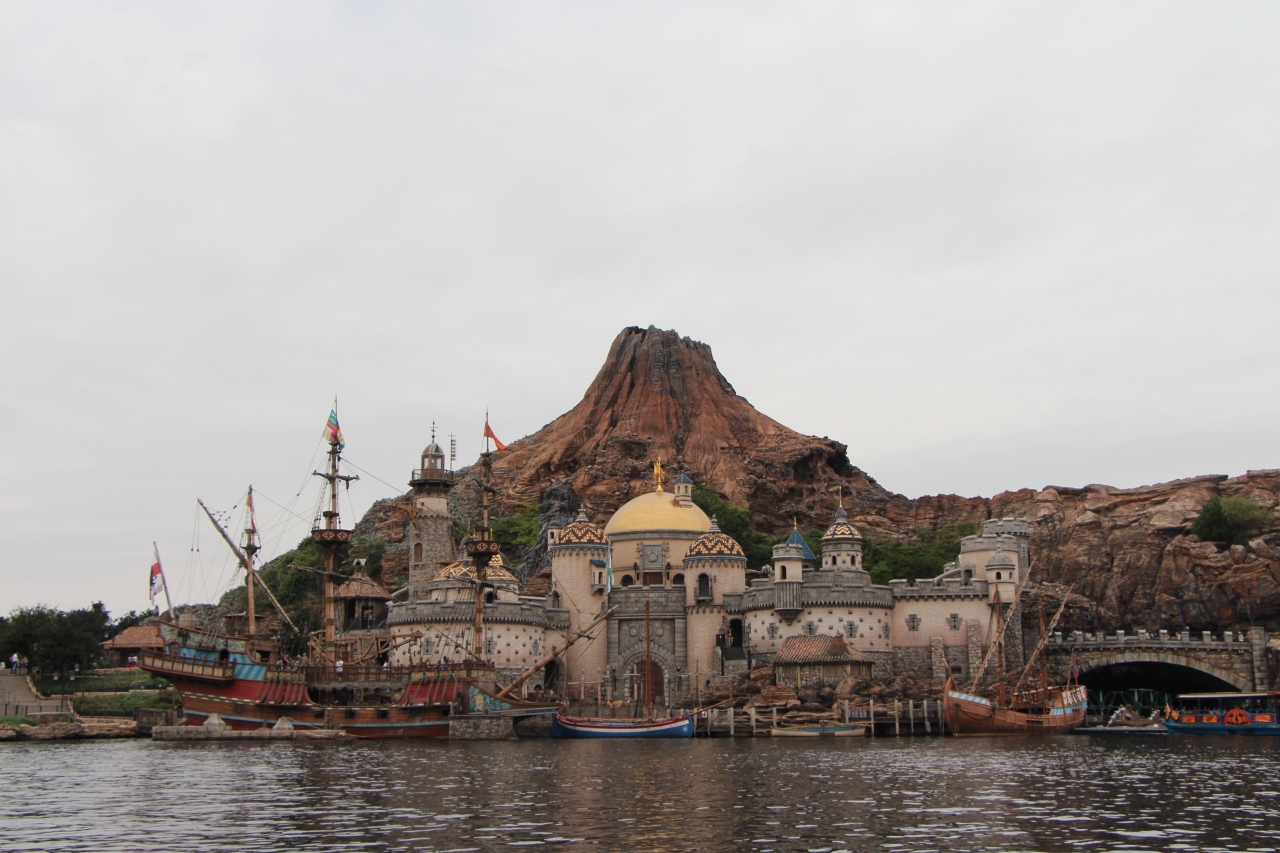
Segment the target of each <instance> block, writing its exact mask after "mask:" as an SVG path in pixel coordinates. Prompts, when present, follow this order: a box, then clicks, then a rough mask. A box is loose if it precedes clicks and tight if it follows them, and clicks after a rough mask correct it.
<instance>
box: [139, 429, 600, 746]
mask: <svg viewBox="0 0 1280 853" xmlns="http://www.w3.org/2000/svg"><path fill="white" fill-rule="evenodd" d="M486 428H487V424H486ZM325 435H326V437H327V438H328V441H329V451H328V465H327V467H326V469H325V470H324V471H317V472H315V475H316V476H317V477H320V478H322V479H323V480H325V482H326V492H327V495H326V497H327V509H325V510H324V512H323V513H322V514H321V516H320V518H319V519H317V523H316V525H315V527H314V528H313V529H312V531H311V536H312V539H313V540H314V541H315V542H316V543H317V544H318V545H319V546H320V548H321V551H322V553H323V556H324V568H323V570H319V571H320V573H321V574H322V575H323V578H324V627H323V630H321V631H318V632H315V633H314V634H312V635H310V637H309V651H308V653H307V654H306V655H305V656H303V657H301V658H299V659H296V660H294V659H288V658H286V657H285V656H284V655H283V654H282V653H281V648H280V643H279V642H278V640H277V638H276V637H275V636H272V635H271V633H270V632H268V631H264V630H262V627H263V626H262V624H261V620H260V619H259V617H258V616H257V613H256V595H255V593H256V592H257V591H259V590H260V591H261V592H262V593H264V594H265V595H266V596H267V598H268V599H269V600H270V602H271V604H272V605H273V607H274V608H275V610H276V611H277V613H278V614H279V616H280V618H281V619H282V620H283V621H284V624H286V625H288V626H289V628H290V629H292V630H294V631H295V633H296V632H297V628H296V626H294V624H293V622H292V621H291V620H290V618H289V615H288V614H287V613H286V612H285V610H284V608H283V607H281V606H280V603H279V601H277V600H276V597H275V596H274V595H273V594H272V592H271V590H270V589H269V588H268V587H267V585H266V584H265V582H264V581H263V580H262V578H261V577H260V576H259V575H258V572H257V571H256V569H255V556H256V554H257V552H258V550H259V548H260V546H259V544H258V538H257V537H258V534H257V526H256V524H255V523H254V520H253V492H252V488H251V489H250V492H249V498H248V501H247V510H248V519H249V520H248V523H247V524H246V525H245V532H244V539H243V546H241V545H238V544H237V543H236V541H235V540H234V539H233V538H232V537H231V535H230V534H229V533H228V532H227V530H226V529H225V527H224V526H223V525H222V524H221V523H219V521H218V519H217V517H216V516H215V515H214V514H213V513H212V512H210V511H209V509H208V508H207V507H205V505H204V503H203V502H201V503H200V506H201V508H202V509H204V511H205V513H206V514H207V515H208V516H209V519H210V521H212V522H213V524H214V526H215V527H216V528H217V529H218V532H219V533H220V534H221V536H222V538H223V539H224V540H225V541H226V543H227V545H228V547H230V548H231V550H232V552H233V553H234V554H235V556H236V559H237V560H238V561H239V564H240V566H241V568H242V569H243V571H244V573H245V584H246V589H247V592H248V607H247V610H246V614H245V620H244V631H243V632H242V633H241V632H219V631H209V630H203V629H200V628H198V627H195V626H191V625H184V624H180V623H178V622H175V621H164V620H162V621H161V623H160V631H161V635H162V637H163V639H164V649H163V651H154V652H144V653H143V654H141V655H139V658H138V665H139V667H140V668H142V669H144V670H147V671H148V672H152V673H154V674H156V675H159V676H163V677H164V678H166V679H168V680H169V681H170V682H171V683H172V684H173V686H174V688H176V689H177V691H178V692H179V694H180V695H181V697H182V706H183V714H184V716H185V720H186V722H187V724H188V725H199V724H202V723H204V722H205V721H207V720H208V719H210V718H211V717H213V716H214V715H217V717H219V718H220V719H221V720H222V721H223V722H225V723H226V724H228V725H229V726H230V727H231V728H233V729H241V730H247V729H256V728H261V727H264V726H272V725H274V724H275V723H276V722H278V721H279V720H280V719H281V718H284V717H288V718H289V719H290V721H291V722H292V723H293V725H294V727H295V728H302V729H307V728H326V729H342V730H344V731H345V732H347V733H348V734H350V735H354V736H356V737H362V738H426V737H445V736H447V735H448V734H449V720H450V717H452V716H457V715H469V714H484V715H501V716H511V717H515V718H522V717H527V716H531V715H538V714H549V713H553V712H555V711H556V710H557V709H558V707H559V706H558V705H555V704H546V703H541V704H539V703H531V702H524V701H520V700H518V699H516V698H513V693H514V690H515V688H516V687H517V686H518V685H519V684H520V683H522V682H523V681H524V679H525V678H527V677H528V674H529V673H526V674H525V675H524V676H522V677H521V678H520V679H518V680H517V682H516V683H514V684H512V685H509V686H507V687H505V688H500V687H499V686H498V684H497V683H496V678H495V672H494V668H493V666H492V665H491V664H490V663H488V662H487V661H485V659H484V657H483V655H482V650H483V634H484V608H483V600H484V589H485V586H486V577H485V575H486V569H487V568H488V566H489V565H490V563H491V561H493V560H495V559H499V543H498V542H496V541H495V540H494V539H493V538H492V537H491V535H490V531H489V510H488V504H487V494H486V501H485V504H484V507H483V520H482V523H481V526H480V528H479V529H478V530H477V531H476V532H475V534H474V535H472V536H471V537H470V538H469V539H468V541H467V543H466V551H467V554H468V556H469V557H470V558H471V560H472V562H473V564H474V566H475V578H476V582H475V586H476V590H475V602H476V605H475V637H476V640H475V646H474V648H473V649H472V650H470V653H469V654H464V655H463V657H462V659H461V660H460V661H459V662H457V663H443V664H436V665H428V664H423V665H412V666H391V665H389V664H388V663H386V661H387V658H388V654H389V652H390V651H391V650H392V649H393V648H394V647H395V646H396V645H397V644H401V643H406V642H412V641H414V640H416V639H419V638H420V636H421V635H419V634H410V635H401V636H397V637H392V636H391V635H389V634H376V635H375V634H374V632H372V631H371V630H370V631H363V632H362V631H357V632H351V631H344V632H343V635H339V633H338V632H337V630H336V625H337V613H336V611H337V607H336V603H337V602H338V601H350V600H352V599H355V600H356V601H360V600H364V601H366V602H370V601H376V600H377V599H378V598H379V597H380V596H379V595H378V592H377V591H378V590H380V589H381V588H380V587H379V586H378V585H377V584H376V583H374V582H373V581H372V580H370V579H368V578H367V576H364V575H360V574H355V575H347V574H343V573H341V572H339V571H338V566H337V562H338V551H339V549H340V548H341V547H342V546H344V545H346V544H348V543H350V542H351V541H352V538H353V531H351V530H350V529H346V528H343V527H342V526H341V519H340V516H339V512H338V485H339V483H341V484H343V485H347V486H349V484H350V483H351V482H352V481H354V480H357V479H359V478H358V477H355V476H353V475H349V474H344V473H342V470H343V469H342V465H341V462H342V450H343V448H344V444H343V440H342V432H341V430H340V429H339V427H338V420H337V414H336V410H335V412H334V413H333V414H331V415H330V418H329V424H328V426H327V427H326V430H325ZM483 461H484V462H485V463H487V462H488V453H487V452H486V454H485V455H484V460H483ZM487 467H488V466H487V464H486V465H485V470H487ZM338 584H340V585H341V586H337V585H338ZM344 591H345V592H346V593H347V594H346V595H344V594H343V593H344ZM344 615H346V616H347V617H348V619H347V622H346V624H347V625H350V624H351V623H350V617H351V616H352V615H355V618H356V620H357V622H356V624H357V625H358V624H359V619H360V618H362V617H363V615H364V611H363V608H360V607H359V606H356V607H353V609H352V611H351V612H350V613H347V614H344ZM574 639H576V637H573V638H569V640H568V643H572V642H573V640H574ZM568 643H566V647H567V645H568ZM552 651H553V653H558V652H556V650H554V649H553V650H552ZM560 651H563V649H561V650H560ZM544 664H545V661H543V662H540V663H539V666H541V665H544ZM531 672H532V670H531Z"/></svg>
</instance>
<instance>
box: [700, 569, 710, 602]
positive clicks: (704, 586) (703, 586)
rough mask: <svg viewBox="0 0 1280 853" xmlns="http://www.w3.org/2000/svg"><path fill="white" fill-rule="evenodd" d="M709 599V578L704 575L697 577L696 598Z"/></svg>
mask: <svg viewBox="0 0 1280 853" xmlns="http://www.w3.org/2000/svg"><path fill="white" fill-rule="evenodd" d="M710 597H711V578H710V577H709V576H707V575H705V574H703V575H698V598H710Z"/></svg>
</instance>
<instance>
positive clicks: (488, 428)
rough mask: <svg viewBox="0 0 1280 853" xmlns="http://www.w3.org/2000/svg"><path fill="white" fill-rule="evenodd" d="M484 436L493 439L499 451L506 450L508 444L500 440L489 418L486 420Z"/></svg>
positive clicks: (503, 451)
mask: <svg viewBox="0 0 1280 853" xmlns="http://www.w3.org/2000/svg"><path fill="white" fill-rule="evenodd" d="M484 437H485V438H492V439H493V443H494V445H495V446H496V447H497V448H498V452H499V453H505V452H506V450H507V446H506V445H505V444H503V443H502V442H501V441H498V437H497V436H496V435H494V434H493V427H491V426H489V421H487V420H486V421H485V422H484Z"/></svg>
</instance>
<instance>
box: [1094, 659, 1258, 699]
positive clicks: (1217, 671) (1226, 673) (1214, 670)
mask: <svg viewBox="0 0 1280 853" xmlns="http://www.w3.org/2000/svg"><path fill="white" fill-rule="evenodd" d="M1142 664H1157V665H1166V666H1181V667H1185V668H1187V669H1194V670H1196V671H1197V672H1201V673H1204V674H1205V675H1209V676H1212V677H1214V678H1216V679H1218V680H1219V681H1222V682H1225V683H1227V684H1229V685H1231V686H1232V687H1234V688H1235V689H1236V690H1240V691H1245V692H1247V691H1250V690H1253V684H1252V682H1251V681H1249V680H1247V679H1245V678H1242V677H1241V676H1240V675H1238V674H1236V673H1234V672H1232V671H1230V670H1227V669H1223V668H1222V667H1219V666H1215V665H1214V664H1212V663H1209V662H1208V661H1202V660H1197V659H1196V658H1194V657H1192V656H1190V655H1181V654H1176V653H1170V652H1148V651H1143V650H1139V649H1134V650H1132V651H1118V650H1117V651H1112V652H1105V653H1103V654H1099V655H1085V656H1083V657H1080V658H1078V664H1077V668H1078V669H1079V670H1080V674H1081V675H1082V676H1083V675H1084V674H1085V673H1088V672H1092V671H1093V670H1097V669H1104V668H1106V667H1113V666H1134V665H1142Z"/></svg>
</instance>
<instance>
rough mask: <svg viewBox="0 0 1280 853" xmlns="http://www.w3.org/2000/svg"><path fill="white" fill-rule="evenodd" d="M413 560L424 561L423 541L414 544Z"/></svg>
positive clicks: (416, 561)
mask: <svg viewBox="0 0 1280 853" xmlns="http://www.w3.org/2000/svg"><path fill="white" fill-rule="evenodd" d="M413 561H414V562H415V563H421V562H422V543H421V542H418V543H416V544H415V545H414V546H413Z"/></svg>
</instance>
